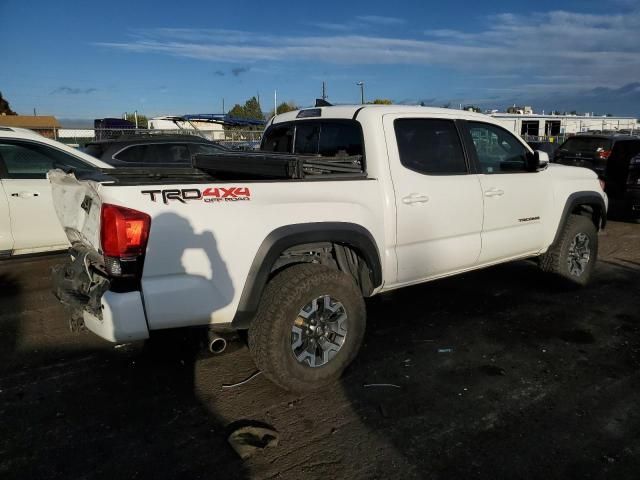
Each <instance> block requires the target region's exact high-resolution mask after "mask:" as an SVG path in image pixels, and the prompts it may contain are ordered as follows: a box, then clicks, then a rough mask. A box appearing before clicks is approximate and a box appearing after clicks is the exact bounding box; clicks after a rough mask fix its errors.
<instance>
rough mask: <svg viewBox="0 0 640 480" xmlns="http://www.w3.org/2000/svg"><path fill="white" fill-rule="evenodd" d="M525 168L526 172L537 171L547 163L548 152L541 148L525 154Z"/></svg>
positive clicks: (545, 166) (542, 168)
mask: <svg viewBox="0 0 640 480" xmlns="http://www.w3.org/2000/svg"><path fill="white" fill-rule="evenodd" d="M525 161H526V169H527V171H528V172H539V171H540V170H544V169H545V168H547V166H548V165H549V154H548V153H547V152H543V151H542V150H536V151H534V152H533V153H527V155H526V160H525Z"/></svg>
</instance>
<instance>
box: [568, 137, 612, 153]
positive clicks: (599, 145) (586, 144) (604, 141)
mask: <svg viewBox="0 0 640 480" xmlns="http://www.w3.org/2000/svg"><path fill="white" fill-rule="evenodd" d="M603 150H611V140H609V139H608V138H597V137H595V138H594V137H573V138H570V139H569V140H567V141H566V142H564V143H563V144H562V146H561V147H560V151H562V152H570V153H573V152H593V153H595V152H601V151H603Z"/></svg>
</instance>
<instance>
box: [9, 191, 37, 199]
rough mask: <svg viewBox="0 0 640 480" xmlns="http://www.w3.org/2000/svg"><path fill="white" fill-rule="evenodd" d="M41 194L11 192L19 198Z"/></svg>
mask: <svg viewBox="0 0 640 480" xmlns="http://www.w3.org/2000/svg"><path fill="white" fill-rule="evenodd" d="M39 195H40V194H39V193H38V192H15V193H12V194H11V196H12V197H18V198H32V197H38V196H39Z"/></svg>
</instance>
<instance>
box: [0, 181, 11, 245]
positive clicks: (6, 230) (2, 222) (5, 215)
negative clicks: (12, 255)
mask: <svg viewBox="0 0 640 480" xmlns="http://www.w3.org/2000/svg"><path fill="white" fill-rule="evenodd" d="M11 251H13V234H12V233H11V213H10V211H9V199H8V198H7V195H6V192H5V191H4V185H3V184H2V181H0V252H11Z"/></svg>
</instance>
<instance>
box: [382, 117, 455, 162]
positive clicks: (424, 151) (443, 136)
mask: <svg viewBox="0 0 640 480" xmlns="http://www.w3.org/2000/svg"><path fill="white" fill-rule="evenodd" d="M394 129H395V132H396V140H397V142H398V151H399V152H400V163H401V164H402V165H403V166H405V167H406V168H408V169H410V170H414V171H416V172H418V173H424V174H427V175H447V174H449V175H459V174H464V173H467V164H466V162H465V159H464V152H463V150H462V143H461V142H460V137H459V135H458V131H457V129H456V126H455V124H454V122H453V121H452V120H440V119H422V118H419V119H418V118H402V119H398V120H396V121H395V122H394Z"/></svg>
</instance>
